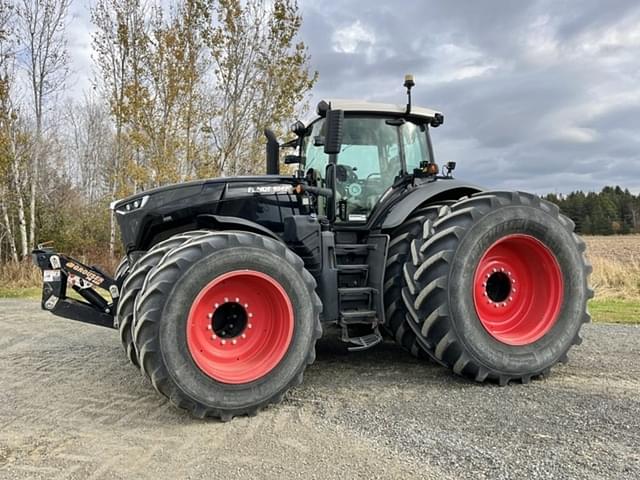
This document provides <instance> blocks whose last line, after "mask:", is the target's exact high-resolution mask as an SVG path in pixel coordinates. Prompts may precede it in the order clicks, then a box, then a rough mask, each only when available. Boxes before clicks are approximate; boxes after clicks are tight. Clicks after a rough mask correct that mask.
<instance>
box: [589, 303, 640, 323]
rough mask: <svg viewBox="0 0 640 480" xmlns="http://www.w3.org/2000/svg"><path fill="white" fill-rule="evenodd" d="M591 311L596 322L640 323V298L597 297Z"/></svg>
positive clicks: (590, 306) (590, 304) (590, 308)
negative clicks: (600, 298)
mask: <svg viewBox="0 0 640 480" xmlns="http://www.w3.org/2000/svg"><path fill="white" fill-rule="evenodd" d="M589 312H590V313H591V316H592V317H593V321H594V322H607V323H628V324H632V323H635V324H640V300H621V299H615V298H611V299H602V300H599V299H595V300H591V301H590V302H589Z"/></svg>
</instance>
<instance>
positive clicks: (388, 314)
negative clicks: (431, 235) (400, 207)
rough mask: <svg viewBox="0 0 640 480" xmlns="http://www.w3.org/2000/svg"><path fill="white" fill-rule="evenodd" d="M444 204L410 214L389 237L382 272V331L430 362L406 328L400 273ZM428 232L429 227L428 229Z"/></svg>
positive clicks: (402, 279) (416, 355) (409, 330)
mask: <svg viewBox="0 0 640 480" xmlns="http://www.w3.org/2000/svg"><path fill="white" fill-rule="evenodd" d="M452 203H453V202H447V203H445V204H439V205H430V206H427V207H423V208H420V209H418V210H416V211H415V212H413V213H412V214H411V215H410V216H409V218H407V220H405V222H403V224H402V225H400V226H399V227H398V228H397V229H395V230H394V231H393V232H392V233H391V241H390V242H389V249H388V253H387V263H386V265H385V271H384V307H385V323H384V330H385V331H386V332H387V333H388V334H389V335H390V336H391V337H392V338H393V339H394V340H395V341H396V342H397V343H398V344H399V345H400V346H402V347H403V348H404V349H405V350H407V351H409V352H410V353H411V354H412V355H414V356H415V357H418V358H429V357H430V356H429V355H428V353H427V352H425V351H424V350H423V349H421V348H419V346H418V345H417V344H416V342H415V333H414V332H413V330H412V329H411V328H409V327H408V326H407V322H406V321H405V320H406V316H407V314H408V312H407V308H406V307H405V305H404V301H403V300H402V289H403V288H404V287H405V286H406V281H405V279H404V275H403V274H402V270H403V268H404V264H405V263H406V262H407V260H408V259H409V257H410V255H411V243H412V242H413V241H414V240H415V239H416V238H421V237H422V231H423V228H424V226H425V224H426V225H430V224H431V223H433V221H435V220H436V219H437V218H438V215H439V214H440V211H441V210H442V208H444V206H446V205H451V204H452ZM427 228H428V227H427Z"/></svg>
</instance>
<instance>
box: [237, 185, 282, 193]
mask: <svg viewBox="0 0 640 480" xmlns="http://www.w3.org/2000/svg"><path fill="white" fill-rule="evenodd" d="M291 191H292V187H291V185H256V186H253V187H247V193H291Z"/></svg>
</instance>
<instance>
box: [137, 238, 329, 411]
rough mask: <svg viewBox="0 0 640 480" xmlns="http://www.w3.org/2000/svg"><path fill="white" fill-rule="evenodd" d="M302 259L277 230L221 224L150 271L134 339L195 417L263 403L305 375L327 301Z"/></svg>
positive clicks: (158, 378) (150, 369) (174, 398)
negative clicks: (266, 232)
mask: <svg viewBox="0 0 640 480" xmlns="http://www.w3.org/2000/svg"><path fill="white" fill-rule="evenodd" d="M315 287H316V284H315V280H314V279H313V277H312V276H311V274H310V273H309V272H308V271H307V270H306V269H305V268H304V263H303V262H302V260H301V259H300V257H298V256H297V255H295V254H294V253H293V252H292V251H291V250H289V249H288V248H287V247H286V246H285V245H284V244H281V243H279V242H277V241H275V240H272V239H270V238H267V237H264V236H261V235H256V234H253V233H245V232H220V233H213V234H210V235H206V236H204V237H201V238H198V239H196V240H193V241H191V242H189V243H188V244H185V245H184V246H183V247H180V248H178V249H176V250H174V251H172V252H171V253H170V254H169V255H167V256H166V257H165V258H164V259H163V261H162V263H161V264H160V265H158V267H157V268H156V269H155V270H154V271H153V272H152V273H151V274H150V275H149V277H148V278H147V281H146V282H145V286H144V289H143V291H142V292H141V294H140V297H139V300H138V303H137V306H136V327H135V332H134V341H135V343H136V347H137V350H138V353H139V359H140V364H141V368H142V370H143V371H144V372H145V373H146V374H147V375H148V376H149V378H150V379H151V382H152V384H153V386H154V388H155V389H156V390H157V391H158V392H159V393H161V394H162V395H164V396H166V397H167V398H169V399H170V400H171V402H172V403H174V404H175V405H176V406H178V407H180V408H184V409H186V410H188V411H190V412H191V413H192V414H193V415H194V416H197V417H205V416H211V417H218V418H221V419H222V420H230V419H231V418H232V417H233V416H237V415H243V414H249V415H253V414H255V413H257V411H258V410H259V409H261V408H262V407H264V406H266V405H268V404H270V403H276V402H279V401H280V400H281V399H282V397H283V395H284V393H285V392H286V391H287V390H288V389H289V388H290V387H291V386H294V385H297V384H299V383H300V382H302V375H303V371H304V369H305V368H306V366H307V365H308V364H310V363H312V362H313V361H314V359H315V343H316V340H317V339H318V338H319V337H320V335H321V331H322V330H321V327H320V311H321V309H322V304H321V302H320V299H319V298H318V296H317V295H316V293H315Z"/></svg>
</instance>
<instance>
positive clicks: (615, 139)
mask: <svg viewBox="0 0 640 480" xmlns="http://www.w3.org/2000/svg"><path fill="white" fill-rule="evenodd" d="M327 3H328V2H321V1H319V0H306V1H303V3H302V4H301V8H302V14H303V18H304V24H303V29H302V32H301V38H302V39H303V40H304V41H305V42H306V43H307V44H308V46H309V50H310V53H311V56H312V66H313V68H315V69H317V70H318V71H319V72H320V80H319V82H318V84H317V86H316V89H315V91H314V96H313V98H314V101H317V100H319V99H320V98H324V97H357V98H365V99H368V100H372V101H394V102H398V103H402V102H404V92H403V89H402V86H401V83H402V75H403V74H404V73H407V72H412V73H415V74H416V79H417V83H418V85H417V87H416V89H415V99H416V102H417V103H419V104H421V105H424V106H429V107H435V108H439V109H441V110H443V111H444V112H445V118H446V121H445V125H444V126H442V127H440V128H439V129H437V130H435V131H434V132H433V138H434V142H435V146H436V151H437V153H438V154H439V155H438V156H439V158H440V159H441V160H456V161H458V165H459V167H458V171H459V173H458V175H459V177H464V178H466V179H469V180H471V181H476V182H478V183H482V184H486V185H488V186H491V187H497V188H521V189H526V190H533V191H537V192H548V191H558V192H564V191H569V190H573V189H577V188H582V189H596V190H597V189H599V188H601V187H602V186H603V185H605V184H620V185H621V186H623V187H628V188H630V189H632V190H634V191H636V192H637V191H640V4H638V2H636V1H634V0H625V1H622V0H614V1H608V2H606V3H603V2H600V1H597V0H592V1H585V2H580V3H574V2H568V3H565V2H554V1H551V0H540V1H534V2H527V3H526V4H524V3H522V2H508V1H506V0H505V1H497V0H494V1H483V2H464V3H462V2H441V1H413V2H411V1H405V2H388V1H381V0H366V1H361V0H353V1H345V2H339V3H338V2H335V4H332V5H327Z"/></svg>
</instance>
